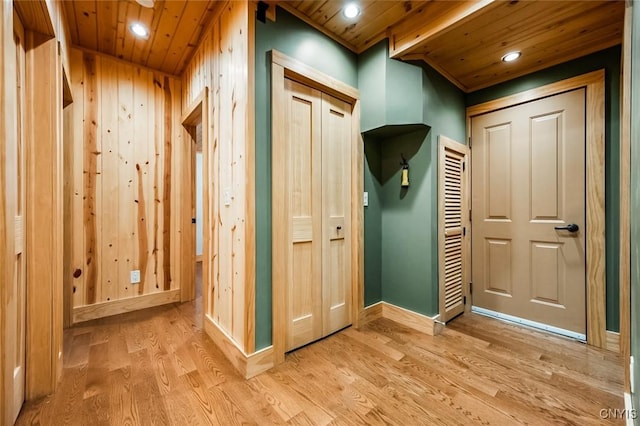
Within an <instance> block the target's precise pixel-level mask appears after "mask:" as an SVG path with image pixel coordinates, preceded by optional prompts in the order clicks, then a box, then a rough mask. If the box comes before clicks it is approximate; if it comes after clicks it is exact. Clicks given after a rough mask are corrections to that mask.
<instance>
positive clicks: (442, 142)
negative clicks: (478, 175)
mask: <svg viewBox="0 0 640 426" xmlns="http://www.w3.org/2000/svg"><path fill="white" fill-rule="evenodd" d="M438 143H439V147H438V152H439V155H438V159H439V161H438V283H439V285H438V306H439V312H440V317H441V318H443V317H444V312H445V286H444V282H445V275H444V274H445V270H444V260H445V252H444V242H443V241H442V240H441V239H442V238H444V233H443V231H442V230H444V229H445V206H444V194H442V193H441V190H442V189H441V185H444V183H443V182H444V161H445V149H447V148H448V149H450V150H451V151H455V152H457V153H459V154H462V155H464V160H463V161H464V163H465V171H464V174H463V177H462V193H463V196H464V198H463V200H462V226H463V227H464V228H466V229H467V231H468V233H469V236H468V237H466V238H463V253H462V296H463V297H467V296H468V295H469V282H470V281H471V280H470V277H471V267H470V266H471V262H470V260H471V221H470V218H469V207H470V206H471V194H470V191H469V188H470V187H471V185H470V182H471V164H470V163H471V162H470V161H469V146H467V145H465V144H463V143H460V142H456V141H454V140H453V139H450V138H448V137H446V136H443V135H439V136H438ZM469 310H471V303H467V304H465V307H464V311H465V312H467V311H469Z"/></svg>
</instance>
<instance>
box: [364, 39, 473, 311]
mask: <svg viewBox="0 0 640 426" xmlns="http://www.w3.org/2000/svg"><path fill="white" fill-rule="evenodd" d="M358 79H359V84H360V87H359V88H360V94H361V105H362V120H361V123H362V126H361V129H362V131H363V132H364V135H365V136H364V140H365V157H366V159H365V161H366V162H365V191H368V192H369V207H366V208H365V230H364V234H365V304H366V305H369V304H371V303H375V302H378V301H380V300H384V301H387V302H390V303H393V304H395V305H398V306H401V307H404V308H407V309H411V310H413V311H416V312H420V313H423V314H425V315H435V314H437V312H438V284H437V283H438V276H437V275H438V269H437V265H438V259H437V233H436V232H437V229H436V225H437V197H436V195H437V158H438V156H437V152H438V151H437V142H438V140H437V136H438V135H439V134H444V135H446V136H448V137H450V138H453V139H456V140H458V141H461V142H463V141H464V140H465V137H464V132H465V122H464V117H465V103H464V95H463V93H462V92H461V91H460V90H458V89H457V88H456V87H455V86H453V85H452V84H450V83H449V82H448V81H446V80H445V79H444V78H443V77H442V76H440V75H439V74H438V73H436V72H435V71H433V70H432V69H431V68H429V67H427V66H426V65H425V66H424V67H421V66H417V65H413V64H409V63H404V62H400V61H396V60H393V59H389V54H388V43H387V41H382V42H380V43H379V44H377V45H375V46H373V47H372V48H371V49H369V50H368V51H367V52H365V53H363V54H362V55H360V57H359V61H358ZM382 112H384V113H382ZM382 126H385V127H382ZM401 154H403V155H404V156H405V158H407V160H408V161H409V165H410V169H409V173H410V183H411V185H410V187H409V188H408V189H407V190H403V189H402V188H401V187H400V171H401V166H400V161H401ZM376 274H379V277H380V278H379V279H378V278H377V277H376Z"/></svg>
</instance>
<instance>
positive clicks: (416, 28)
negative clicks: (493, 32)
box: [389, 0, 500, 58]
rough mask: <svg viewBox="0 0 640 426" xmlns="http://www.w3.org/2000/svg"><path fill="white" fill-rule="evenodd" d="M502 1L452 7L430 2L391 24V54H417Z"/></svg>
mask: <svg viewBox="0 0 640 426" xmlns="http://www.w3.org/2000/svg"><path fill="white" fill-rule="evenodd" d="M498 3H500V2H494V0H475V1H465V2H450V3H449V7H446V8H443V7H442V2H434V1H430V2H428V3H426V4H425V5H424V6H422V7H420V8H418V9H417V10H416V11H415V12H412V13H411V14H410V15H409V16H408V17H407V18H406V19H404V20H403V21H401V22H399V23H398V24H396V25H394V26H392V27H391V37H390V40H389V56H391V57H392V58H404V57H405V56H406V55H409V54H411V53H416V52H417V51H418V50H419V49H420V47H421V46H423V45H424V44H426V43H428V42H429V40H430V39H431V38H432V37H435V36H441V35H443V34H445V33H447V32H448V31H451V30H453V29H454V28H457V27H458V26H460V25H462V24H464V23H465V22H466V21H467V20H468V19H470V18H471V16H473V15H474V14H476V13H485V12H488V11H489V10H491V9H492V8H493V7H495V6H497V5H498Z"/></svg>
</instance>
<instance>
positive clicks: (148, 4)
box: [136, 0, 154, 9]
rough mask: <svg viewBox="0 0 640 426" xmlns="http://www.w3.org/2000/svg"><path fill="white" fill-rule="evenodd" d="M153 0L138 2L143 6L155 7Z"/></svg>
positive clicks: (139, 0)
mask: <svg viewBox="0 0 640 426" xmlns="http://www.w3.org/2000/svg"><path fill="white" fill-rule="evenodd" d="M153 2H154V1H153V0H136V3H138V4H139V5H140V6H142V7H148V8H150V9H151V8H153Z"/></svg>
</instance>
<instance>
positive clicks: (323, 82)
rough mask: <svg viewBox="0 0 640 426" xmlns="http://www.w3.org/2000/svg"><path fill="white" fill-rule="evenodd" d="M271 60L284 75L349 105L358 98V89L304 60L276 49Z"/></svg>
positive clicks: (272, 52)
mask: <svg viewBox="0 0 640 426" xmlns="http://www.w3.org/2000/svg"><path fill="white" fill-rule="evenodd" d="M271 62H272V63H274V64H277V65H280V66H281V67H282V68H283V69H284V75H285V77H287V78H290V79H291V80H295V81H297V82H299V83H302V84H306V85H307V86H310V87H313V88H315V89H318V90H320V91H322V92H325V93H328V94H330V95H332V96H335V97H336V98H338V99H340V100H343V101H345V102H347V103H349V104H351V105H353V104H355V103H356V101H357V100H358V99H360V92H359V91H358V89H356V88H354V87H351V86H349V85H348V84H346V83H343V82H341V81H339V80H336V79H335V78H333V77H331V76H330V75H327V74H325V73H323V72H320V71H318V70H316V69H314V68H312V67H310V66H309V65H307V64H305V63H304V62H301V61H298V60H297V59H294V58H291V57H289V56H286V55H285V54H283V53H280V52H278V51H277V50H272V51H271Z"/></svg>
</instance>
